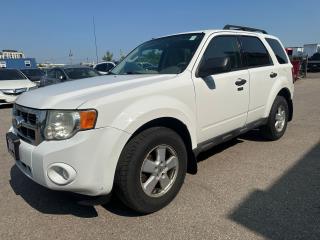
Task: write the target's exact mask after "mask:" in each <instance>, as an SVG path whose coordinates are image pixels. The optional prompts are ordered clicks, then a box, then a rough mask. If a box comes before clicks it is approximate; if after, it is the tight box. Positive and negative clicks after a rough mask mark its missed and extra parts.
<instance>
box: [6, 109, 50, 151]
mask: <svg viewBox="0 0 320 240" xmlns="http://www.w3.org/2000/svg"><path fill="white" fill-rule="evenodd" d="M12 115H13V116H12V125H13V127H14V129H15V131H16V133H17V134H18V136H19V137H20V138H21V139H22V140H24V141H26V142H29V143H31V144H33V145H39V144H40V143H41V142H42V141H43V137H42V128H43V126H44V123H45V118H46V111H44V110H37V109H33V108H27V107H23V106H20V105H17V104H15V105H14V107H13V110H12Z"/></svg>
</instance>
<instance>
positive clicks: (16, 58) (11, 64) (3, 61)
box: [0, 49, 37, 69]
mask: <svg viewBox="0 0 320 240" xmlns="http://www.w3.org/2000/svg"><path fill="white" fill-rule="evenodd" d="M36 67H37V62H36V60H35V59H34V58H26V57H25V55H24V53H23V52H21V51H16V50H8V49H6V50H2V51H0V68H15V69H25V68H36Z"/></svg>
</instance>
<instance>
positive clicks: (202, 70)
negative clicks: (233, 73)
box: [197, 57, 231, 78]
mask: <svg viewBox="0 0 320 240" xmlns="http://www.w3.org/2000/svg"><path fill="white" fill-rule="evenodd" d="M230 70H231V63H230V58H229V57H217V58H209V59H207V60H206V61H203V62H202V63H201V64H200V67H199V69H198V73H197V77H201V78H205V77H208V76H211V75H214V74H218V73H224V72H229V71H230Z"/></svg>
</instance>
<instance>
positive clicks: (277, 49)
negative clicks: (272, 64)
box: [266, 38, 288, 64]
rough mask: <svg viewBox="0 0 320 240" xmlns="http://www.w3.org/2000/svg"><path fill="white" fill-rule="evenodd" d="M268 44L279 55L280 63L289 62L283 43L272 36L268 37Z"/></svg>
mask: <svg viewBox="0 0 320 240" xmlns="http://www.w3.org/2000/svg"><path fill="white" fill-rule="evenodd" d="M266 40H267V42H268V44H269V45H270V47H271V48H272V51H273V52H274V54H275V55H276V57H277V60H278V62H279V63H280V64H286V63H288V57H287V54H286V53H285V51H284V50H283V47H282V46H281V44H280V43H279V42H278V41H277V40H276V39H272V38H266Z"/></svg>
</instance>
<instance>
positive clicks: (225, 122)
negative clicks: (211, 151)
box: [194, 35, 249, 142]
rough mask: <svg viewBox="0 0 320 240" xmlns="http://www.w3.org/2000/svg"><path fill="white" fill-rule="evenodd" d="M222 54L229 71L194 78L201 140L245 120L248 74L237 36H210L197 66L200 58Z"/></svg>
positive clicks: (241, 123)
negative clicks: (227, 63)
mask: <svg viewBox="0 0 320 240" xmlns="http://www.w3.org/2000/svg"><path fill="white" fill-rule="evenodd" d="M224 57H227V58H229V59H230V65H231V66H230V70H229V71H227V72H216V73H215V74H214V75H211V76H208V77H205V78H200V77H194V84H195V91H196V101H197V111H198V126H199V129H198V134H199V140H200V142H203V141H206V140H209V139H211V138H214V137H216V136H219V135H222V134H225V133H227V132H230V131H232V130H235V129H237V128H241V127H243V126H244V125H245V122H246V118H247V111H248V104H249V73H248V70H247V69H244V68H243V63H242V59H241V53H240V44H239V41H238V39H237V35H215V36H213V37H212V38H211V39H210V41H209V43H208V45H207V46H206V48H205V52H204V53H203V56H202V59H201V61H199V63H198V66H199V64H200V62H202V61H206V60H210V59H218V58H224ZM213 62H214V61H213ZM212 68H216V66H212ZM239 82H242V83H240V85H241V86H240V85H239ZM238 85H239V86H238Z"/></svg>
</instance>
